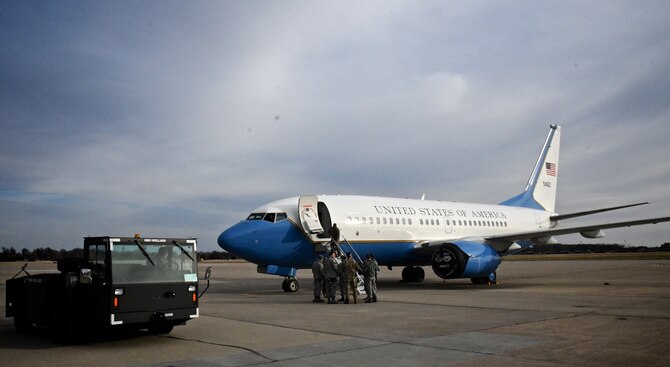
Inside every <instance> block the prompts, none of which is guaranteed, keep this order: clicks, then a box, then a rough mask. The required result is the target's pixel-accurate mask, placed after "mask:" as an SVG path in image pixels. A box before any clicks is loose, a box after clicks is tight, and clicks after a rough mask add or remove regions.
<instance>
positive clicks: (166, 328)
mask: <svg viewBox="0 0 670 367" xmlns="http://www.w3.org/2000/svg"><path fill="white" fill-rule="evenodd" d="M173 328H174V325H172V324H156V325H151V326H149V327H148V330H149V333H150V334H155V335H161V334H170V332H171V331H172V329H173Z"/></svg>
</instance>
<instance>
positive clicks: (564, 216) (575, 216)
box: [549, 201, 649, 222]
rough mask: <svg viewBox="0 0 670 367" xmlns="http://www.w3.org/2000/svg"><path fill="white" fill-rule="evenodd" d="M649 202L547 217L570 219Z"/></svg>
mask: <svg viewBox="0 0 670 367" xmlns="http://www.w3.org/2000/svg"><path fill="white" fill-rule="evenodd" d="M647 204H649V202H648V201H645V202H643V203H637V204H628V205H621V206H613V207H611V208H603V209H595V210H588V211H585V212H577V213H569V214H559V215H552V216H551V217H549V219H550V220H551V221H552V222H558V221H559V220H563V219H571V218H577V217H583V216H585V215H591V214H598V213H603V212H608V211H611V210H617V209H624V208H630V207H633V206H639V205H647Z"/></svg>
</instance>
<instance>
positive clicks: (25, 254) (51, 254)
mask: <svg viewBox="0 0 670 367" xmlns="http://www.w3.org/2000/svg"><path fill="white" fill-rule="evenodd" d="M83 257H84V250H83V249H80V248H76V249H72V250H63V249H61V250H54V249H52V248H50V247H39V248H36V249H33V250H28V249H27V248H24V249H22V250H21V251H17V250H16V249H15V248H14V247H9V248H7V247H2V252H1V253H0V261H58V260H60V259H65V258H78V259H81V258H83ZM198 258H199V259H201V260H232V259H235V256H234V255H232V254H230V253H228V252H225V251H207V252H198Z"/></svg>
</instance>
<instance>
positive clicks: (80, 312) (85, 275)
mask: <svg viewBox="0 0 670 367" xmlns="http://www.w3.org/2000/svg"><path fill="white" fill-rule="evenodd" d="M196 251H197V244H196V239H194V238H141V237H139V236H138V235H136V236H135V237H109V236H107V237H85V238H84V252H83V259H63V260H60V261H59V262H58V271H59V273H57V274H53V273H51V274H49V273H47V274H29V273H28V271H27V270H26V267H25V265H24V267H23V269H22V272H25V273H26V275H25V276H21V277H18V275H20V274H21V272H20V273H19V274H17V275H15V276H14V278H12V279H9V280H7V287H6V290H7V295H6V310H7V313H6V315H7V317H13V318H14V325H15V327H16V330H17V331H19V332H24V331H29V330H30V329H33V328H49V329H51V330H52V331H54V332H55V333H56V335H57V336H59V337H69V336H71V335H72V334H73V332H80V331H104V330H113V329H121V328H134V329H148V330H149V332H151V333H157V334H167V333H169V332H171V331H172V328H173V327H174V326H175V325H183V324H185V323H186V321H188V320H191V319H193V318H197V317H198V316H199V311H198V300H199V298H200V297H201V296H202V294H200V295H199V294H198V263H197V255H196ZM210 274H211V267H209V268H208V269H207V271H206V272H205V279H206V280H207V287H209V276H210ZM206 290H207V288H205V291H206ZM203 294H204V291H203Z"/></svg>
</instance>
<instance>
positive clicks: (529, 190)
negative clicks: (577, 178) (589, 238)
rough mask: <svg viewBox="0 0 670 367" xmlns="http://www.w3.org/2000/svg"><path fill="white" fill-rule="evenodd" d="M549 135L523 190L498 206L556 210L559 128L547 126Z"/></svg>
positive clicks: (559, 143)
mask: <svg viewBox="0 0 670 367" xmlns="http://www.w3.org/2000/svg"><path fill="white" fill-rule="evenodd" d="M549 127H550V128H551V130H549V135H548V136H547V140H546V141H545V142H544V146H543V147H542V151H541V152H540V156H539V157H538V158H537V162H536V163H535V167H534V168H533V171H532V172H531V174H530V178H529V179H528V183H527V184H526V188H525V190H524V191H523V192H522V193H521V194H519V195H517V196H515V197H513V198H511V199H509V200H506V201H503V202H502V203H500V205H508V206H520V207H525V208H533V209H540V210H546V211H550V212H553V211H554V210H555V208H556V185H557V183H558V154H559V150H560V145H561V127H560V126H558V125H555V124H552V125H549Z"/></svg>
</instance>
